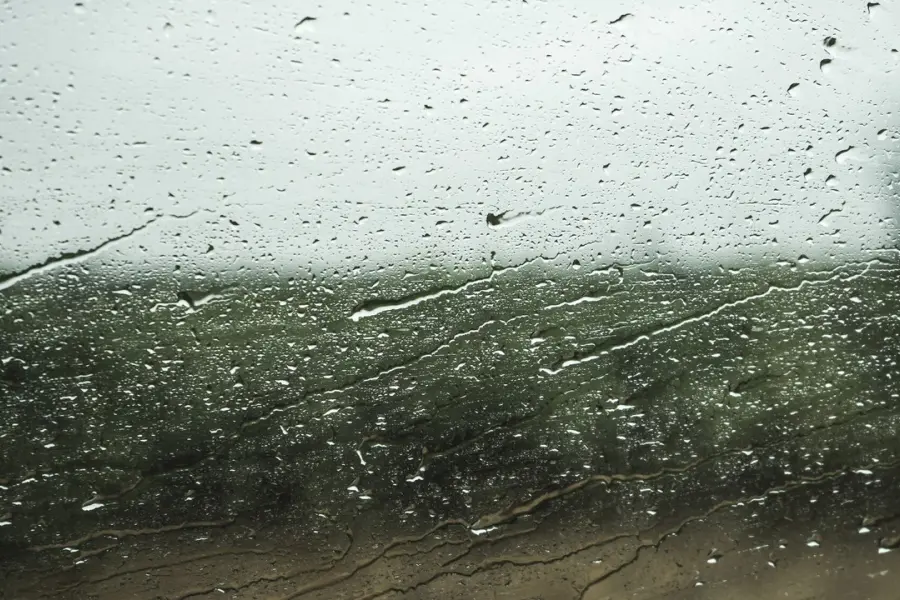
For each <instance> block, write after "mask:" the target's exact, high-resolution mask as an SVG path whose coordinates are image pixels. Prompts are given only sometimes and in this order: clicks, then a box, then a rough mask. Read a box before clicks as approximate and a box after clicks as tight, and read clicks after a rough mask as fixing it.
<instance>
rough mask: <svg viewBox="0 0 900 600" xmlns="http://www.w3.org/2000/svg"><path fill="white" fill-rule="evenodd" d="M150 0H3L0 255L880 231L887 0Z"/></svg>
mask: <svg viewBox="0 0 900 600" xmlns="http://www.w3.org/2000/svg"><path fill="white" fill-rule="evenodd" d="M164 4H165V3H162V2H121V1H119V2H99V1H90V0H88V1H85V2H84V3H83V6H77V5H76V4H75V3H73V2H69V1H66V2H62V1H47V2H12V3H5V4H4V6H3V7H2V9H0V10H2V11H3V14H2V16H0V45H2V49H0V94H2V96H3V101H2V104H0V166H2V167H3V171H2V172H0V198H2V199H0V265H2V269H3V270H4V271H7V272H9V271H16V270H21V269H25V268H27V267H28V266H30V265H34V264H40V263H42V262H44V261H45V260H47V259H48V258H50V257H52V256H55V255H59V254H61V253H64V252H72V251H77V250H84V249H89V248H94V247H97V246H100V245H101V244H103V243H104V242H106V241H107V240H114V239H116V238H120V237H122V239H121V240H118V241H114V242H112V243H108V244H107V245H106V246H104V247H103V249H102V250H101V251H100V252H98V253H97V254H96V259H97V260H102V261H106V262H107V263H109V264H113V265H116V266H122V267H123V268H125V269H126V270H144V269H148V268H163V269H165V268H168V266H170V265H172V264H173V263H174V262H180V263H181V264H182V265H185V264H186V265H190V266H192V267H193V268H196V269H197V270H200V271H203V270H206V271H208V270H227V269H233V268H235V267H236V266H238V265H241V266H252V267H259V268H262V269H273V268H274V269H278V270H281V271H290V270H297V269H301V270H306V269H313V270H321V269H323V268H326V267H327V268H329V269H332V268H335V269H338V270H341V271H346V270H351V269H354V268H359V269H361V270H362V271H367V270H371V269H374V268H378V267H383V266H390V265H394V266H398V265H399V266H402V267H405V268H413V269H414V268H421V267H422V266H424V265H429V264H432V265H442V266H446V265H459V264H466V263H470V262H476V261H477V262H481V261H482V260H483V259H485V258H488V257H489V256H490V254H491V252H494V253H495V255H496V261H498V263H504V264H511V263H514V262H517V261H520V260H522V259H526V258H530V257H534V256H537V255H544V256H554V255H557V254H559V253H563V255H562V258H561V259H560V260H562V261H566V260H574V259H576V258H578V259H580V260H582V261H585V260H589V259H592V258H593V259H594V260H598V261H600V262H601V263H603V262H612V261H630V260H642V259H643V258H644V257H645V255H647V254H649V255H655V254H656V253H661V254H662V255H663V256H664V257H666V258H667V259H669V260H677V261H678V262H679V263H681V264H684V265H709V264H718V263H739V262H744V261H747V260H767V261H770V260H775V259H778V258H787V259H792V258H798V257H799V256H801V255H806V256H809V257H811V258H824V257H828V256H832V255H833V256H838V257H846V258H848V259H851V258H853V257H855V256H859V255H861V254H863V253H865V252H866V251H868V250H871V249H874V248H879V247H884V246H888V245H894V244H895V243H896V227H897V223H896V221H895V220H894V219H893V217H894V216H895V215H896V213H897V212H898V205H900V198H898V196H897V190H898V187H897V185H898V184H897V177H898V176H897V171H898V168H900V166H898V165H900V160H898V154H897V153H898V150H900V87H898V85H897V83H898V81H900V54H898V52H897V50H898V48H900V39H898V37H897V32H898V31H900V3H898V2H896V1H890V0H888V1H885V2H882V3H881V4H880V5H878V6H875V7H870V8H867V3H866V2H865V1H856V0H854V1H847V0H829V1H823V0H801V1H795V2H765V3H763V2H758V1H756V0H741V1H738V0H728V1H719V2H709V1H706V0H703V1H699V0H698V1H693V2H691V1H689V2H683V3H678V4H679V5H680V6H677V7H676V6H675V3H672V2H668V1H666V0H655V1H648V2H596V1H594V0H568V1H555V2H541V1H538V0H529V1H528V2H520V1H515V2H514V1H512V0H510V1H501V2H490V1H488V0H470V1H469V2H466V3H459V2H421V1H420V2H409V3H406V2H398V1H394V0H383V1H380V2H373V3H372V4H373V5H374V6H364V5H363V4H362V3H359V2H349V1H329V2H325V3H322V4H321V5H314V4H312V3H305V2H304V3H298V2H291V1H288V0H260V1H254V2H238V1H231V0H229V1H220V2H214V3H185V2H171V3H168V7H162V6H163V5H164ZM201 6H203V8H201ZM206 6H212V7H213V8H212V9H211V10H208V11H207V10H206V8H205V7H206ZM301 6H304V7H305V8H300V7H301ZM161 7H162V8H161ZM828 37H833V38H834V39H833V40H832V41H828V42H826V38H828ZM829 61H830V62H829ZM844 151H846V152H844ZM892 184H893V187H892ZM489 214H491V215H494V216H496V217H497V218H496V219H492V220H491V222H492V223H494V225H493V226H492V225H491V224H489V222H488V215H489ZM188 215H191V216H188ZM182 217H187V218H182ZM145 225H146V226H145ZM135 229H138V231H136V232H135V233H133V234H132V235H125V234H127V233H128V232H130V231H132V230H135ZM123 236H124V237H123Z"/></svg>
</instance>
